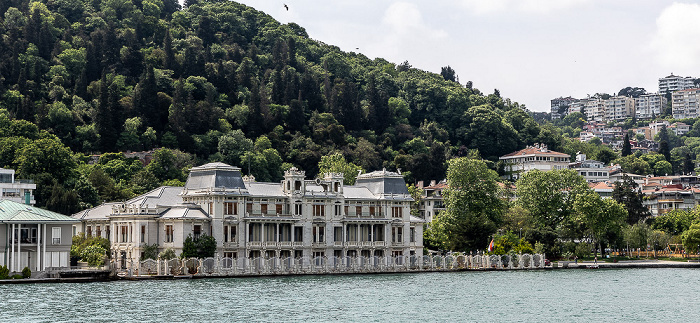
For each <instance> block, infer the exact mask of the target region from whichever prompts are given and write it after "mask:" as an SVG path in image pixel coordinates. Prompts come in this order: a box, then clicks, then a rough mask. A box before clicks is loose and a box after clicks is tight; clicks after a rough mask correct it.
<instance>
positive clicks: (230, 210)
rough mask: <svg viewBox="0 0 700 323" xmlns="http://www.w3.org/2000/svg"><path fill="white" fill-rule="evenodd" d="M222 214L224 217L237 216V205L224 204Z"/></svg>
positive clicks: (231, 203) (232, 203)
mask: <svg viewBox="0 0 700 323" xmlns="http://www.w3.org/2000/svg"><path fill="white" fill-rule="evenodd" d="M224 214H225V215H236V214H238V203H235V202H226V203H224Z"/></svg>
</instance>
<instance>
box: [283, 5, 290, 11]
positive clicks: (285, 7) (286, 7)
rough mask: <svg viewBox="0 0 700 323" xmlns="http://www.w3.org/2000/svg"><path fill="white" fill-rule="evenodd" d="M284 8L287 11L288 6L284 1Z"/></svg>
mask: <svg viewBox="0 0 700 323" xmlns="http://www.w3.org/2000/svg"><path fill="white" fill-rule="evenodd" d="M284 9H287V11H289V7H288V6H287V4H286V3H284Z"/></svg>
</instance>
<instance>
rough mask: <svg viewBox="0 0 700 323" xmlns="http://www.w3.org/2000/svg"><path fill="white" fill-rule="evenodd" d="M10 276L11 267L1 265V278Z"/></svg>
mask: <svg viewBox="0 0 700 323" xmlns="http://www.w3.org/2000/svg"><path fill="white" fill-rule="evenodd" d="M8 278H10V269H8V268H7V266H2V267H0V279H8Z"/></svg>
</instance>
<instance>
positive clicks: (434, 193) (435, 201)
mask: <svg viewBox="0 0 700 323" xmlns="http://www.w3.org/2000/svg"><path fill="white" fill-rule="evenodd" d="M446 188H447V180H442V181H440V182H439V183H435V181H432V182H431V183H430V186H426V187H424V188H423V200H422V201H421V203H420V205H419V207H418V210H419V211H420V215H421V217H422V218H423V219H425V222H427V223H430V222H432V221H433V217H434V216H435V215H436V214H437V213H438V212H441V211H444V210H445V204H444V202H443V196H442V191H443V190H444V189H446Z"/></svg>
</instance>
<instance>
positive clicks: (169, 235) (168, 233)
mask: <svg viewBox="0 0 700 323" xmlns="http://www.w3.org/2000/svg"><path fill="white" fill-rule="evenodd" d="M173 235H174V234H173V226H172V225H166V226H165V242H173Z"/></svg>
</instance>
